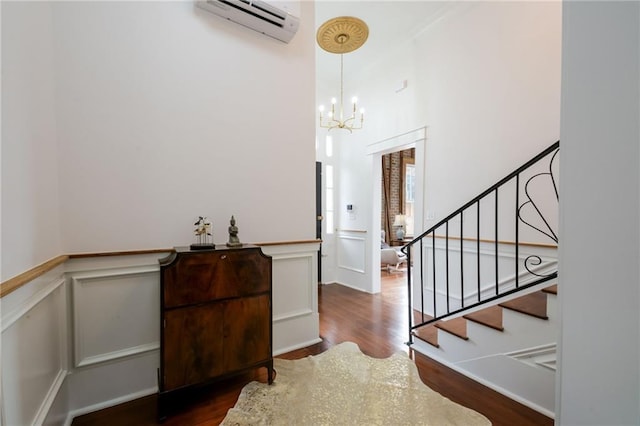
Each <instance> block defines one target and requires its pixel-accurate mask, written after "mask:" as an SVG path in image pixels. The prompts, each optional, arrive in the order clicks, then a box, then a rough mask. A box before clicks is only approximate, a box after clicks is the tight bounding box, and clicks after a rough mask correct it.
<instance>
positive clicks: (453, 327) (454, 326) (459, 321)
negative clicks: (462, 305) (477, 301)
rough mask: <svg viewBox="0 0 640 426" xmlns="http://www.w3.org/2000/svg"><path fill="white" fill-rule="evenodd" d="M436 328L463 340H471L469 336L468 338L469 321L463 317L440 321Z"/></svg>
mask: <svg viewBox="0 0 640 426" xmlns="http://www.w3.org/2000/svg"><path fill="white" fill-rule="evenodd" d="M436 327H437V328H439V329H440V330H444V331H446V332H447V333H451V334H453V335H454V336H456V337H459V338H461V339H464V340H469V336H467V320H465V319H464V318H462V317H460V318H453V319H450V320H446V321H438V322H437V323H436Z"/></svg>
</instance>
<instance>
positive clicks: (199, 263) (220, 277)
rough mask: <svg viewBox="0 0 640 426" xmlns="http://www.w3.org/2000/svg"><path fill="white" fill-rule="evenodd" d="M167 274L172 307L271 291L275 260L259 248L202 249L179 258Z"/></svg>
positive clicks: (166, 287) (168, 300)
mask: <svg viewBox="0 0 640 426" xmlns="http://www.w3.org/2000/svg"><path fill="white" fill-rule="evenodd" d="M163 273H164V275H163V276H164V280H165V281H164V295H163V296H164V305H165V307H168V308H169V307H176V306H184V305H190V304H197V303H200V302H203V301H207V300H213V299H221V298H229V297H237V296H243V295H247V294H256V293H261V292H265V291H269V288H270V286H271V259H270V258H268V257H265V256H262V255H261V252H260V249H258V248H256V249H244V250H220V251H214V252H202V253H195V254H190V255H189V256H181V257H179V258H178V259H177V261H176V263H175V265H173V267H172V268H167V270H166V271H164V272H163Z"/></svg>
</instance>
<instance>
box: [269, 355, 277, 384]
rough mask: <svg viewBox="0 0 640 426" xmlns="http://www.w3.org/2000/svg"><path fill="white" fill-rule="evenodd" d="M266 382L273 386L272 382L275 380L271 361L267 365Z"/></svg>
mask: <svg viewBox="0 0 640 426" xmlns="http://www.w3.org/2000/svg"><path fill="white" fill-rule="evenodd" d="M267 376H268V379H267V382H268V383H269V384H270V385H271V384H273V381H274V380H275V378H276V370H274V369H273V360H271V361H270V362H269V365H268V366H267Z"/></svg>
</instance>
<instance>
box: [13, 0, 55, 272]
mask: <svg viewBox="0 0 640 426" xmlns="http://www.w3.org/2000/svg"><path fill="white" fill-rule="evenodd" d="M53 56H54V51H53V42H52V22H51V4H50V3H39V2H3V3H2V152H1V157H2V178H1V182H2V191H1V192H2V232H1V252H2V264H1V267H0V271H1V273H0V280H2V281H4V280H5V279H8V278H11V277H13V276H15V275H17V274H19V273H21V272H24V271H25V270H27V269H29V268H31V267H33V266H35V265H37V264H39V263H42V262H44V261H46V260H48V259H51V258H53V257H55V256H57V255H59V254H61V249H62V243H61V237H60V229H59V222H60V221H59V212H58V207H59V191H58V162H57V136H56V122H55V114H54V101H55V84H54V73H53V65H54V63H53V62H54V57H53Z"/></svg>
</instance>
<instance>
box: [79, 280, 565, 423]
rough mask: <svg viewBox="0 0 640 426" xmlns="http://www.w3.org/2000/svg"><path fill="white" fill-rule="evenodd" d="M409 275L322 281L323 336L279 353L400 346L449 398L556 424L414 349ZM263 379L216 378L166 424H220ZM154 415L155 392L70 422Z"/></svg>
mask: <svg viewBox="0 0 640 426" xmlns="http://www.w3.org/2000/svg"><path fill="white" fill-rule="evenodd" d="M405 280H406V278H405V276H404V275H403V274H402V273H398V272H392V273H388V272H386V271H383V272H382V293H380V294H377V295H371V294H367V293H363V292H360V291H357V290H353V289H350V288H348V287H344V286H341V285H338V284H329V285H323V286H320V289H319V311H320V336H321V337H322V339H323V341H322V342H320V343H318V344H315V345H313V346H309V347H306V348H303V349H299V350H296V351H293V352H289V353H286V354H283V355H280V356H279V358H285V359H298V358H303V357H306V356H308V355H316V354H318V353H320V352H323V351H325V350H327V349H328V348H330V347H331V346H334V345H336V344H338V343H341V342H345V341H352V342H355V343H357V344H358V345H359V346H360V349H361V350H362V352H364V353H366V354H367V355H369V356H372V357H376V358H386V357H388V356H390V355H392V354H393V353H395V352H397V351H404V352H407V353H409V355H410V356H411V357H412V358H413V359H414V360H415V362H416V365H417V367H418V370H419V372H420V377H421V378H422V380H423V381H424V382H425V383H426V384H427V385H429V386H430V387H431V388H432V389H434V390H436V391H437V392H440V393H441V394H442V395H444V396H446V397H447V398H449V399H451V400H453V401H455V402H458V403H460V404H462V405H464V406H467V407H469V408H472V409H474V410H476V411H479V412H480V413H482V414H484V415H485V416H486V417H488V418H489V419H490V420H491V422H492V423H493V424H494V425H496V426H501V425H504V426H514V425H517V426H527V425H552V424H553V420H552V419H550V418H548V417H546V416H543V415H542V414H540V413H538V412H536V411H534V410H532V409H530V408H528V407H525V406H523V405H521V404H519V403H517V402H515V401H513V400H511V399H509V398H506V397H505V396H503V395H501V394H499V393H497V392H495V391H493V390H491V389H489V388H487V387H485V386H482V385H480V384H479V383H477V382H475V381H473V380H470V379H468V378H467V377H465V376H463V375H462V374H460V373H457V372H455V371H453V370H451V369H449V368H447V367H445V366H443V365H441V364H439V363H437V362H435V361H433V360H431V359H429V358H427V357H425V356H423V355H421V354H419V353H416V352H414V351H410V350H409V349H408V347H407V346H406V345H405V343H404V342H406V341H407V339H408V334H407V322H408V318H407V307H406V288H405V285H406V281H405ZM263 370H264V369H263ZM265 379H266V372H265V371H256V372H255V373H252V374H247V375H244V376H238V377H235V378H233V379H230V380H226V381H224V382H218V383H217V384H215V385H214V386H212V387H211V388H210V389H208V390H206V391H204V390H203V391H201V392H199V393H198V394H196V395H194V396H192V398H191V400H190V401H189V403H188V405H185V407H184V408H182V409H181V410H179V411H178V412H176V413H174V414H173V415H172V416H170V417H169V418H168V419H167V421H166V422H165V423H164V424H165V425H167V426H177V425H180V426H196V425H202V426H204V425H207V426H209V425H217V424H219V423H220V422H221V421H222V419H223V418H224V416H225V415H226V412H227V410H228V409H229V408H231V407H233V405H234V404H235V402H236V400H237V399H238V396H239V394H240V391H241V390H242V388H243V386H244V385H245V384H247V383H248V382H249V381H251V380H262V381H265ZM276 380H277V378H276ZM155 414H156V396H155V395H152V396H148V397H145V398H141V399H137V400H135V401H131V402H128V403H125V404H121V405H118V406H115V407H111V408H108V409H105V410H101V411H98V412H95V413H90V414H87V415H84V416H80V417H76V418H75V419H74V420H73V423H72V425H74V426H82V425H95V426H102V425H105V426H106V425H118V426H125V425H132V426H134V425H135V426H142V425H155V424H156V419H155Z"/></svg>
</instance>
